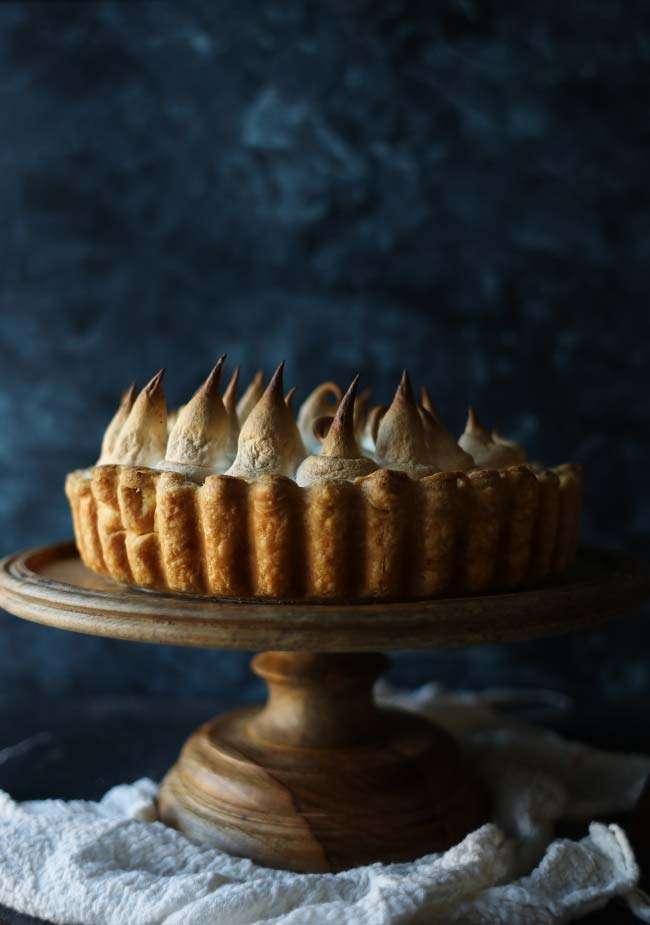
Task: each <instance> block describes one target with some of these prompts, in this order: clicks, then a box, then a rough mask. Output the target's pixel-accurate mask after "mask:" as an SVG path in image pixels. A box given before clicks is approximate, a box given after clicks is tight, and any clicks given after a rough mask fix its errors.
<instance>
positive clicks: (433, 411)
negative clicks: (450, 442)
mask: <svg viewBox="0 0 650 925" xmlns="http://www.w3.org/2000/svg"><path fill="white" fill-rule="evenodd" d="M420 404H421V405H422V407H423V408H424V410H425V411H428V412H429V414H430V415H431V417H432V418H434V420H436V421H437V422H438V423H439V424H442V420H441V419H440V414H439V413H438V409H437V408H436V406H435V405H434V403H433V402H432V401H431V396H430V395H429V390H428V389H427V387H426V386H425V385H423V386H422V387H421V388H420ZM455 442H456V441H455V440H454V443H455Z"/></svg>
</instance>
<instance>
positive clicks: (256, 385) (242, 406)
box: [237, 369, 264, 426]
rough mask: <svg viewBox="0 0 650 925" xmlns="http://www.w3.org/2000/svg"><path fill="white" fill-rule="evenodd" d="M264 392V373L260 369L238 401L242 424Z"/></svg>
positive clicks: (238, 412)
mask: <svg viewBox="0 0 650 925" xmlns="http://www.w3.org/2000/svg"><path fill="white" fill-rule="evenodd" d="M263 392H264V373H263V372H262V370H261V369H258V370H257V372H256V373H255V375H254V376H253V378H252V380H251V382H250V383H249V385H248V388H247V389H246V391H245V392H244V394H243V395H242V397H241V398H240V399H239V401H238V402H237V417H238V418H239V424H240V426H241V425H242V424H243V423H244V421H245V420H246V418H247V417H248V415H249V414H250V413H251V411H252V410H253V408H254V407H255V405H256V404H257V403H258V401H259V400H260V398H261V397H262V394H263Z"/></svg>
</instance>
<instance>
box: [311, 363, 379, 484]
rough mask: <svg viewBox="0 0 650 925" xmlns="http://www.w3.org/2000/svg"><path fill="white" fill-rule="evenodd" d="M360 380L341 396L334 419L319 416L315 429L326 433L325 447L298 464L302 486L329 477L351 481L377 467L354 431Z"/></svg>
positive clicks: (357, 379) (353, 381) (353, 382)
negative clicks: (361, 448)
mask: <svg viewBox="0 0 650 925" xmlns="http://www.w3.org/2000/svg"><path fill="white" fill-rule="evenodd" d="M358 382H359V377H358V376H356V377H355V378H354V379H353V380H352V383H351V384H350V387H349V388H348V390H347V392H346V393H345V395H344V396H343V398H342V399H341V401H340V403H339V406H338V408H337V409H336V414H335V415H334V417H333V418H329V417H320V418H317V419H316V422H315V424H314V430H315V431H316V432H317V433H323V434H324V438H323V446H322V448H321V451H320V453H319V454H318V455H312V456H308V457H307V459H305V460H304V461H303V462H302V463H301V464H300V466H299V467H298V471H297V473H296V482H297V483H298V485H300V486H301V487H303V488H304V487H306V486H308V485H311V484H313V483H314V482H319V481H324V480H327V479H335V480H337V481H342V480H345V481H349V480H352V479H356V478H359V477H361V476H363V475H370V473H371V472H374V471H375V469H376V468H377V465H376V463H374V462H373V461H372V460H371V459H367V458H366V457H365V456H362V454H361V450H360V449H359V444H358V443H357V439H356V436H355V432H354V408H355V397H356V391H357V383H358ZM328 422H330V423H329V427H327V424H328Z"/></svg>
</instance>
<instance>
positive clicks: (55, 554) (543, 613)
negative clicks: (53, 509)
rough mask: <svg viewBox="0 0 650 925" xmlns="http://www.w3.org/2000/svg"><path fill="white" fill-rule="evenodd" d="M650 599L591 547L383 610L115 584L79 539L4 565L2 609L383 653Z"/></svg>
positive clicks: (647, 587) (533, 631)
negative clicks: (524, 583)
mask: <svg viewBox="0 0 650 925" xmlns="http://www.w3.org/2000/svg"><path fill="white" fill-rule="evenodd" d="M649 593H650V573H649V572H648V570H647V569H645V568H644V566H643V565H642V564H641V563H637V562H636V561H634V560H633V559H630V558H628V557H625V556H623V555H620V554H618V553H613V552H605V551H602V550H601V551H598V550H582V551H581V553H580V554H579V556H578V560H577V562H576V564H575V565H574V566H573V567H572V568H571V569H570V570H569V572H567V574H566V576H565V577H563V578H562V579H558V580H555V581H553V582H552V583H547V584H541V585H539V586H538V587H537V588H535V589H531V590H526V591H517V592H513V593H508V594H499V593H494V594H484V595H480V596H473V597H450V598H438V599H434V600H424V601H409V602H403V603H380V604H341V603H331V604H286V603H283V604H274V603H268V602H264V603H261V602H247V601H239V602H238V601H232V600H228V601H224V600H219V599H218V598H211V597H205V596H201V595H191V594H174V593H171V592H164V591H163V592H159V591H145V590H139V589H134V588H130V587H127V586H125V585H118V584H116V583H115V582H113V581H112V580H111V579H108V578H104V577H102V576H99V575H96V574H95V573H93V572H91V571H89V570H88V569H87V568H85V566H84V565H83V564H82V563H81V561H80V559H79V556H78V553H77V551H76V549H75V547H74V545H73V544H72V543H61V544H57V545H52V546H44V547H41V548H38V549H33V550H28V551H27V552H24V553H20V554H17V555H13V556H8V557H7V558H5V559H4V560H2V561H0V605H2V606H3V607H4V608H5V609H6V610H8V611H9V612H10V613H13V614H15V615H16V616H19V617H23V618H25V619H28V620H34V621H35V622H37V623H44V624H47V625H49V626H56V627H59V628H60V629H65V630H74V631H75V632H81V633H89V634H91V635H97V636H109V637H112V638H116V639H130V640H136V641H141V642H155V643H156V642H157V643H164V644H166V645H181V646H198V647H202V648H221V649H244V650H249V651H259V650H261V649H282V650H286V651H289V650H303V651H305V650H306V651H311V652H364V651H365V652H374V651H385V652H389V651H393V650H397V649H399V650H416V649H429V648H432V647H441V646H454V645H472V644H476V643H484V642H499V641H511V640H517V639H532V638H535V637H541V636H552V635H555V634H561V633H566V632H570V631H576V630H581V629H587V628H589V627H593V626H596V625H598V624H599V623H602V622H604V621H606V620H609V619H612V618H614V617H620V616H624V615H625V614H626V613H628V612H630V611H632V610H634V608H635V607H637V606H639V605H640V604H641V603H642V602H643V601H644V600H645V599H646V597H647V596H648V594H649Z"/></svg>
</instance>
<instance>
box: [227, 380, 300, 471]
mask: <svg viewBox="0 0 650 925" xmlns="http://www.w3.org/2000/svg"><path fill="white" fill-rule="evenodd" d="M283 370H284V362H282V363H280V365H279V366H278V368H277V369H276V371H275V372H274V374H273V376H272V378H271V381H270V382H269V384H268V385H267V387H266V389H265V391H264V393H263V395H262V397H261V398H260V400H259V401H258V402H257V404H256V405H255V407H254V408H253V410H252V411H251V413H250V414H249V416H248V417H247V418H246V420H245V421H244V423H243V425H242V428H241V431H240V434H239V441H238V444H237V456H236V458H235V461H234V463H233V464H232V466H231V467H230V468H229V469H228V471H227V472H226V475H235V476H241V477H243V478H255V477H256V476H260V475H287V476H293V474H294V473H295V471H296V469H297V467H298V465H299V463H300V461H301V460H302V459H303V457H304V455H305V453H304V448H303V446H302V441H301V440H300V434H299V433H298V429H297V427H296V423H295V421H294V419H293V415H292V413H291V411H290V409H289V408H287V406H286V404H285V401H284V388H283V384H282V374H283Z"/></svg>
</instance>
